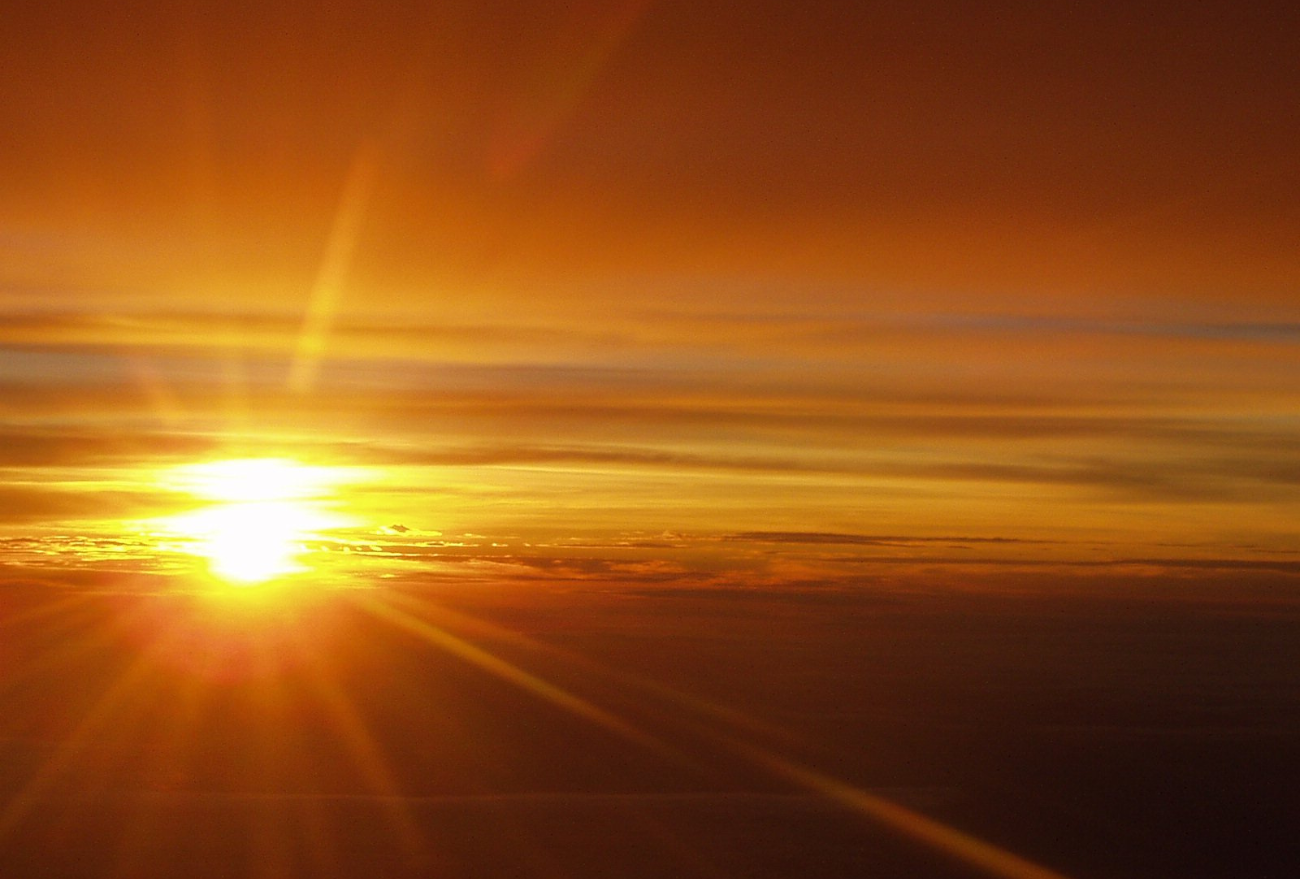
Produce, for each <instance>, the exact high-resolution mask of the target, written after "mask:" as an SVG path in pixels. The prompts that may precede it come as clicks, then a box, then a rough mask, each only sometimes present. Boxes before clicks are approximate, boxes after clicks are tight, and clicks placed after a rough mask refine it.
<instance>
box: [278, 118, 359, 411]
mask: <svg viewBox="0 0 1300 879" xmlns="http://www.w3.org/2000/svg"><path fill="white" fill-rule="evenodd" d="M375 169H376V161H375V155H374V147H373V146H371V145H369V144H363V145H362V146H361V147H360V148H359V149H358V150H357V152H356V154H355V156H354V157H353V159H352V165H351V167H350V168H349V169H348V173H347V177H346V178H345V179H344V181H343V191H342V193H341V194H340V196H339V203H338V207H337V208H336V209H335V211H334V222H333V224H332V225H331V227H330V232H329V238H328V239H327V240H326V243H325V252H324V253H323V254H322V255H321V262H320V267H319V268H318V269H317V272H316V281H315V283H314V284H313V286H312V290H311V298H310V299H309V300H308V302H307V313H306V315H305V316H304V317H303V323H302V329H301V330H300V332H299V334H298V346H297V350H296V351H295V353H294V359H293V363H292V364H291V366H290V368H289V388H290V389H291V390H293V391H296V392H299V393H304V392H306V391H310V390H311V388H312V386H313V385H314V384H315V381H316V373H317V370H318V369H319V367H320V360H321V358H322V357H323V356H324V354H325V346H326V343H327V342H328V337H329V332H330V328H331V326H332V325H333V323H334V314H335V312H337V310H338V306H339V299H340V298H341V296H342V295H343V284H344V282H345V281H346V280H347V273H348V269H349V268H350V267H351V264H352V257H353V254H354V253H355V251H356V246H357V239H358V238H359V237H360V234H361V223H362V220H363V219H364V217H365V211H366V204H367V202H368V201H369V199H370V191H371V189H372V187H373V186H374V178H375Z"/></svg>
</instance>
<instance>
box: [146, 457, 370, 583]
mask: <svg viewBox="0 0 1300 879" xmlns="http://www.w3.org/2000/svg"><path fill="white" fill-rule="evenodd" d="M350 478H353V477H352V475H351V474H349V472H348V470H347V469H346V468H337V467H315V466H308V465H305V464H300V463H298V462H296V461H292V460H288V459H281V458H257V459H242V460H230V461H214V462H208V463H203V464H191V465H186V466H184V467H178V468H175V469H173V470H172V471H169V472H168V473H167V474H166V475H165V476H164V478H163V480H162V481H163V482H164V484H166V485H167V486H168V487H171V488H174V489H177V490H180V491H184V492H186V493H187V494H191V495H194V496H196V497H199V498H202V499H204V500H206V501H210V502H211V503H210V504H209V505H208V506H206V507H203V508H202V509H199V510H195V511H193V512H189V513H184V514H181V515H179V516H174V517H172V518H170V519H169V520H167V528H168V530H169V531H170V532H172V533H174V534H176V535H178V536H179V537H181V538H182V540H183V542H184V547H185V551H187V552H190V553H192V554H194V555H196V556H199V557H201V558H203V559H204V560H206V563H207V568H208V570H209V571H210V572H211V573H212V575H213V576H215V577H217V578H218V579H219V580H221V581H222V582H225V583H227V584H229V585H232V586H254V585H258V584H261V583H265V582H267V581H270V580H272V579H274V578H276V577H282V576H285V575H288V574H294V573H298V572H301V571H304V570H307V568H308V565H307V564H306V563H305V562H304V560H303V556H304V554H305V548H304V543H305V542H306V541H309V540H310V539H311V538H313V537H315V536H317V535H318V534H319V532H320V531H322V530H323V529H327V528H335V527H340V526H342V525H345V524H349V522H348V520H347V519H346V518H345V517H343V516H340V515H339V514H337V513H336V512H333V511H332V509H331V507H330V504H329V500H330V497H331V495H332V494H333V491H334V489H335V487H336V486H337V485H338V484H340V483H342V482H345V481H349V479H350Z"/></svg>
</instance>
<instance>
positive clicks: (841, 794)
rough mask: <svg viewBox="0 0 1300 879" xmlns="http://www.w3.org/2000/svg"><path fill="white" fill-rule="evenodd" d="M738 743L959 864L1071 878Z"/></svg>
mask: <svg viewBox="0 0 1300 879" xmlns="http://www.w3.org/2000/svg"><path fill="white" fill-rule="evenodd" d="M733 744H734V746H735V747H736V748H737V749H738V750H739V751H741V752H742V753H744V754H745V755H747V756H748V757H750V759H752V760H753V761H754V762H756V763H758V764H760V765H762V766H764V767H766V768H767V769H769V770H771V771H772V772H773V773H775V774H776V775H778V776H780V777H782V778H785V779H788V780H790V781H792V782H794V783H795V784H798V785H799V786H801V787H803V788H805V789H807V790H810V791H813V792H815V793H818V794H821V795H822V796H824V797H826V798H827V799H829V800H833V801H834V802H837V803H839V804H840V805H842V806H845V807H847V808H848V809H849V810H851V811H853V812H855V813H857V814H858V815H861V816H862V817H864V818H869V819H871V820H872V821H875V822H877V823H879V824H882V825H884V826H885V827H888V828H889V829H890V830H892V831H894V832H896V833H898V834H899V835H900V836H904V837H907V838H908V839H911V840H914V841H915V842H918V843H921V844H922V845H924V846H925V847H927V848H929V849H931V850H932V851H937V852H942V853H943V854H945V855H947V856H949V857H951V858H953V859H954V860H956V861H959V862H960V863H963V864H966V865H968V866H970V867H974V868H975V869H977V870H980V871H982V872H984V873H985V874H987V875H989V876H994V877H998V879H1067V877H1066V876H1065V875H1064V874H1062V873H1058V872H1056V871H1055V870H1049V869H1048V868H1047V867H1044V866H1042V865H1040V864H1036V863H1034V862H1033V861H1030V860H1028V859H1026V858H1023V857H1021V856H1020V855H1017V854H1015V853H1014V852H1010V851H1007V850H1006V849H1004V848H1000V847H998V846H996V845H993V844H992V843H990V842H986V841H984V840H982V839H980V838H979V837H977V836H972V835H971V834H969V833H964V832H962V831H960V830H958V829H957V828H955V827H950V826H948V825H947V824H944V823H942V822H940V821H936V820H934V819H933V818H929V817H927V816H925V815H922V814H921V813H919V812H915V811H913V810H911V809H908V808H907V807H905V806H901V805H899V804H898V803H896V802H894V801H893V800H890V799H886V798H885V797H882V796H880V795H879V794H873V793H871V792H870V791H866V790H863V789H862V788H859V787H855V786H854V785H851V784H849V783H848V782H845V781H841V780H840V779H838V778H834V777H832V776H830V775H827V774H825V773H823V772H818V771H817V770H815V769H812V768H811V767H808V766H803V765H801V764H799V763H796V762H794V761H792V760H787V759H785V758H783V757H780V756H778V755H776V754H773V753H771V752H770V751H767V750H765V749H762V748H755V747H752V746H749V745H745V744H742V743H740V742H734V743H733Z"/></svg>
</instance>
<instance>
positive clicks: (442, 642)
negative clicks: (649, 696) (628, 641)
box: [354, 595, 684, 762]
mask: <svg viewBox="0 0 1300 879" xmlns="http://www.w3.org/2000/svg"><path fill="white" fill-rule="evenodd" d="M354 600H355V601H356V602H357V604H358V606H359V607H361V608H362V609H363V610H365V611H367V612H369V613H371V614H373V615H374V616H376V617H378V618H379V619H381V620H384V621H385V622H388V623H390V624H392V625H394V626H396V627H397V628H399V629H402V630H404V631H407V632H410V633H411V634H413V635H416V636H417V637H419V638H420V639H421V640H423V641H425V642H427V643H428V644H431V645H432V646H434V647H438V648H440V649H442V650H445V651H446V652H448V653H450V654H451V655H453V656H455V657H457V658H459V659H462V660H464V661H466V662H468V663H470V664H472V665H476V666H478V667H479V668H481V669H483V670H484V671H486V672H488V673H490V674H492V675H495V676H496V677H498V678H500V679H501V680H503V681H506V682H507V683H510V684H513V685H514V686H516V687H519V688H520V689H522V690H524V691H526V692H528V693H531V694H532V695H534V696H536V697H537V698H539V699H541V700H543V701H545V702H549V703H550V704H552V705H554V706H556V707H557V708H561V709H563V710H565V711H568V712H569V713H571V714H573V715H575V716H577V717H581V718H583V719H584V720H587V721H590V722H591V723H594V724H596V725H597V726H600V727H603V728H604V729H607V730H609V731H610V732H613V733H615V734H617V735H619V736H622V737H623V738H625V739H627V740H628V741H631V742H635V743H636V744H638V745H641V746H642V747H645V748H647V749H649V750H651V751H654V752H656V753H659V754H661V755H663V756H666V757H668V758H670V759H672V760H674V761H676V762H680V761H682V760H683V759H684V758H683V755H681V754H680V753H678V752H677V751H676V750H675V749H673V748H670V747H669V746H668V745H667V744H666V743H664V742H663V741H661V740H660V739H658V738H657V737H655V736H652V735H650V734H648V733H646V732H644V731H642V730H639V729H637V728H636V727H634V726H632V725H631V724H630V723H628V722H627V721H626V720H624V719H623V718H621V717H618V716H617V715H615V714H612V713H611V712H609V711H606V710H605V709H603V708H600V707H599V706H597V705H594V704H592V703H591V702H588V701H587V700H586V699H583V698H581V697H580V696H576V695H574V694H573V693H570V692H569V691H568V690H565V689H563V688H562V687H559V686H556V685H555V684H553V683H551V682H550V681H547V680H545V679H543V678H540V677H538V676H537V675H534V674H532V673H531V672H527V671H525V670H524V669H522V668H519V667H518V666H516V665H514V664H512V663H510V662H507V661H506V660H504V659H502V658H501V657H499V656H496V655H494V654H492V653H489V652H488V651H487V650H484V649H483V648H482V647H479V646H477V645H475V644H471V643H470V642H468V641H465V640H463V639H461V638H458V637H456V636H455V635H453V634H451V633H450V632H448V631H447V630H446V629H443V628H442V627H440V626H437V625H434V624H433V623H431V622H429V621H427V620H423V619H420V618H419V617H417V616H414V615H412V614H410V613H407V612H406V611H403V610H401V609H399V608H396V607H394V606H392V605H391V604H388V603H386V602H384V601H379V600H376V599H374V598H371V597H368V596H365V597H363V596H360V595H357V596H355V598H354Z"/></svg>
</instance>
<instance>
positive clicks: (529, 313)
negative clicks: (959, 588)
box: [0, 0, 1300, 582]
mask: <svg viewBox="0 0 1300 879" xmlns="http://www.w3.org/2000/svg"><path fill="white" fill-rule="evenodd" d="M853 6H854V5H853V4H843V3H811V4H786V3H753V2H746V3H739V2H735V3H731V2H724V3H710V4H690V3H682V2H661V3H648V2H638V0H634V2H626V0H625V2H620V3H603V4H602V3H594V2H586V3H579V4H571V5H569V6H567V7H565V8H564V9H563V10H561V11H558V12H557V10H556V9H555V8H553V7H551V6H549V5H545V4H522V3H502V4H495V3H494V4H484V3H439V4H405V5H402V4H390V3H379V4H375V3H350V2H348V3H335V4H330V5H329V8H327V9H320V8H308V7H307V6H302V7H301V8H298V7H297V6H294V7H291V8H287V9H267V8H265V4H252V3H249V4H230V3H212V4H162V3H140V4H127V5H123V4H107V3H105V4H85V5H78V6H77V8H76V12H75V14H73V13H71V12H70V11H69V10H68V9H66V8H60V7H59V6H58V5H57V4H55V5H50V4H27V8H24V9H22V10H17V11H15V12H13V13H12V14H11V15H9V16H8V20H7V21H6V23H5V24H4V25H3V27H4V28H5V29H6V36H7V40H6V46H7V48H6V54H5V67H4V70H5V78H6V81H7V82H8V83H9V85H10V88H9V89H8V92H9V96H10V97H9V99H7V100H6V101H5V102H4V107H3V109H0V114H2V116H0V123H2V125H0V129H2V130H3V132H4V134H3V136H0V161H3V166H4V167H5V168H6V169H7V173H6V175H5V177H6V182H5V186H4V192H3V194H0V468H3V474H4V482H3V485H0V534H2V535H3V539H4V540H5V541H6V543H5V546H7V547H8V549H7V554H8V556H9V558H10V559H11V560H13V561H15V562H16V563H19V564H23V565H43V566H45V567H59V566H64V567H69V568H81V567H89V568H92V569H97V568H98V567H103V566H104V565H105V564H107V562H105V559H108V560H109V561H112V560H113V559H115V558H120V557H123V556H129V557H130V558H144V557H145V556H147V555H148V552H147V546H145V543H147V541H145V540H144V538H141V537H139V536H138V535H137V536H134V537H130V536H129V535H131V534H134V533H135V532H132V531H131V528H130V523H132V522H138V521H140V520H143V519H147V518H148V517H151V516H156V515H161V514H162V513H163V512H166V511H171V510H173V509H175V508H177V507H183V506H184V504H185V503H186V501H185V499H184V498H178V497H177V496H176V494H175V493H174V492H171V491H169V490H168V489H167V488H166V487H165V486H162V485H160V484H159V483H158V480H157V478H156V473H157V468H159V467H160V466H163V465H167V464H173V463H182V462H187V461H196V460H208V459H212V458H218V457H231V456H233V457H245V456H251V455H281V456H294V457H298V458H301V459H303V460H310V461H317V462H322V463H329V464H356V465H364V466H367V467H371V468H374V469H373V471H372V472H373V474H374V478H373V479H371V481H370V482H368V483H365V484H356V485H352V486H350V487H349V489H348V491H349V494H348V503H349V504H350V505H351V506H352V507H353V508H354V511H355V512H356V514H357V515H358V516H359V517H360V519H361V521H362V522H363V525H362V526H359V527H358V529H356V532H357V533H354V534H350V535H347V539H349V540H353V539H355V540H358V541H362V540H364V541H370V542H366V543H365V546H366V547H372V546H373V547H374V548H373V549H368V548H367V549H364V550H363V549H361V548H360V543H358V545H357V549H356V553H355V554H356V555H357V556H358V557H361V556H365V555H367V554H369V555H371V556H374V557H375V558H377V559H389V560H393V559H396V560H397V561H398V562H403V563H411V564H422V563H425V562H428V561H429V557H430V556H436V558H435V559H434V561H436V562H438V563H439V564H443V565H446V566H448V567H447V570H449V571H452V572H455V571H463V572H469V573H482V572H485V571H486V572H487V573H489V574H492V573H501V572H514V573H520V572H525V573H530V574H531V573H535V572H542V573H546V572H550V573H552V574H554V575H556V576H561V575H562V576H569V575H572V576H609V577H627V578H631V579H636V578H658V579H671V578H675V577H688V576H689V577H706V578H707V577H713V578H732V579H735V580H737V581H746V582H751V581H754V580H755V579H761V578H776V579H781V578H784V579H786V580H790V581H802V580H809V581H812V580H817V579H818V578H828V577H834V578H849V579H853V578H859V577H863V576H868V575H877V574H879V573H880V572H881V571H884V572H886V573H888V574H889V575H890V576H893V575H894V572H897V571H911V572H919V573H918V574H917V576H922V575H932V576H936V577H937V576H941V575H943V574H942V572H944V571H948V570H951V569H954V568H959V569H961V570H963V571H970V570H975V569H976V568H978V567H979V566H981V565H983V566H991V567H992V568H995V569H1001V568H1002V567H1005V566H1014V565H1028V566H1032V565H1036V564H1040V563H1053V564H1055V563H1059V562H1062V561H1066V562H1070V563H1071V564H1073V565H1075V566H1076V568H1077V569H1078V570H1080V571H1083V572H1085V573H1086V572H1096V571H1099V570H1110V569H1111V568H1115V567H1118V568H1122V569H1124V570H1130V569H1136V570H1144V571H1145V570H1155V571H1162V572H1166V573H1168V572H1173V573H1175V574H1180V575H1181V574H1184V573H1187V572H1194V571H1201V570H1214V571H1219V572H1224V571H1228V572H1233V571H1238V572H1239V571H1253V572H1257V573H1263V574H1289V575H1292V576H1293V575H1294V574H1295V572H1296V565H1297V564H1300V562H1298V561H1297V558H1298V557H1297V556H1296V555H1295V552H1296V551H1297V550H1298V549H1300V541H1298V540H1297V538H1298V537H1300V527H1298V526H1297V525H1296V522H1297V521H1300V517H1298V516H1297V515H1296V514H1297V512H1300V509H1298V506H1297V502H1298V501H1300V297H1298V296H1297V295H1296V290H1297V289H1300V256H1297V253H1298V251H1297V249H1296V247H1295V242H1296V241H1297V240H1300V236H1298V235H1297V233H1300V172H1298V171H1297V166H1296V163H1295V161H1294V160H1295V156H1296V155H1298V154H1300V121H1298V120H1300V116H1297V114H1296V113H1295V111H1294V108H1295V106H1296V105H1297V100H1298V99H1300V88H1298V86H1300V70H1298V69H1297V61H1296V59H1297V58H1298V57H1300V53H1298V52H1297V51H1296V50H1297V48H1298V47H1297V45H1296V40H1295V36H1294V35H1295V34H1296V33H1297V32H1300V22H1297V21H1296V13H1295V12H1294V11H1293V10H1291V9H1290V8H1289V7H1287V6H1285V5H1283V4H1275V5H1274V6H1273V7H1272V8H1270V7H1269V6H1268V5H1266V4H1255V5H1252V6H1251V7H1249V8H1245V9H1242V8H1237V7H1236V6H1235V5H1233V4H1227V3H1214V4H1200V5H1198V6H1195V7H1194V8H1190V7H1187V6H1186V5H1185V4H1172V3H1171V4H1164V5H1160V4H1143V5H1142V8H1141V9H1135V8H1133V7H1132V5H1131V4H1119V3H1115V4H1102V5H1098V4H1088V5H1087V6H1086V7H1085V6H1078V7H1066V6H1061V7H1057V6H1054V5H1044V4H1041V3H1024V4H1016V5H1012V6H1007V5H998V6H997V7H996V8H994V7H993V6H991V5H988V4H951V3H944V4H928V5H927V4H916V3H909V4H893V5H885V6H876V7H872V8H870V9H855V8H852V7H853ZM426 7H428V8H426ZM124 523H126V524H124ZM395 524H400V525H402V526H403V528H404V529H407V530H404V531H392V530H389V531H379V529H382V528H384V527H386V526H391V525H395ZM124 535H128V536H124ZM359 535H360V536H359ZM131 541H136V543H132V542H131ZM373 560H374V559H372V561H373Z"/></svg>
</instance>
